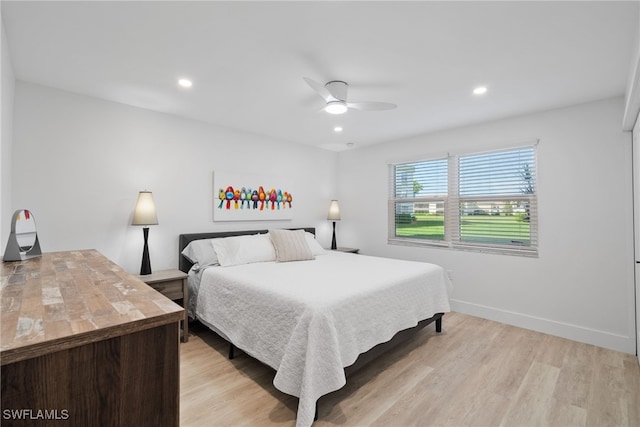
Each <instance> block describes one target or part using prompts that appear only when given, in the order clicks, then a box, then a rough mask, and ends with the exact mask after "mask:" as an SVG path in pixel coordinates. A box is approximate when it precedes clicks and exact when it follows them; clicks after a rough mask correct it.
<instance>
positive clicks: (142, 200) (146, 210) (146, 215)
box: [131, 191, 158, 275]
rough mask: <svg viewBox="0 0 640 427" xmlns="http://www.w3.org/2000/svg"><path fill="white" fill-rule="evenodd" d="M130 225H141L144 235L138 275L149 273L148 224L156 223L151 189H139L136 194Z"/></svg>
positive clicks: (156, 218)
mask: <svg viewBox="0 0 640 427" xmlns="http://www.w3.org/2000/svg"><path fill="white" fill-rule="evenodd" d="M131 225H141V226H143V228H142V233H143V235H144V249H143V250H142V266H141V267H140V275H146V274H151V261H150V260H149V227H148V226H149V225H158V217H157V215H156V205H155V203H153V194H151V191H141V192H140V194H138V202H137V203H136V210H135V212H134V213H133V221H132V222H131Z"/></svg>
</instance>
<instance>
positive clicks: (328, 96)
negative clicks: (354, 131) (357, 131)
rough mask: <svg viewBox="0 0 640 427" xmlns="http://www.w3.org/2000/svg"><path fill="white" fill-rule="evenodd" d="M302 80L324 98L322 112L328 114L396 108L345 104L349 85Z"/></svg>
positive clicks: (364, 103) (362, 103)
mask: <svg viewBox="0 0 640 427" xmlns="http://www.w3.org/2000/svg"><path fill="white" fill-rule="evenodd" d="M303 80H304V81H305V82H307V84H308V85H309V86H310V87H311V89H313V90H314V91H316V92H317V93H318V95H320V96H321V97H322V98H324V100H325V102H326V103H327V104H326V105H325V107H324V111H326V112H327V113H329V114H343V113H346V112H347V110H349V109H355V110H365V111H375V110H392V109H394V108H396V107H397V105H395V104H391V103H389V102H347V89H348V87H349V85H348V84H347V83H346V82H343V81H341V80H332V81H330V82H328V83H325V84H324V85H322V84H320V83H318V82H316V81H315V80H312V79H310V78H308V77H303Z"/></svg>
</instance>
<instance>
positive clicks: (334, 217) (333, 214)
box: [327, 200, 340, 249]
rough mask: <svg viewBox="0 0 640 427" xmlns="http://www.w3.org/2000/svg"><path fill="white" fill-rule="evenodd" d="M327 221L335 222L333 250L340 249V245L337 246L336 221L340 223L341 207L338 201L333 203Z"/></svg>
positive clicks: (332, 241) (332, 240)
mask: <svg viewBox="0 0 640 427" xmlns="http://www.w3.org/2000/svg"><path fill="white" fill-rule="evenodd" d="M327 219H328V220H329V221H333V238H332V239H331V249H338V245H337V244H336V221H340V206H338V201H337V200H332V201H331V204H330V205H329V214H328V215H327Z"/></svg>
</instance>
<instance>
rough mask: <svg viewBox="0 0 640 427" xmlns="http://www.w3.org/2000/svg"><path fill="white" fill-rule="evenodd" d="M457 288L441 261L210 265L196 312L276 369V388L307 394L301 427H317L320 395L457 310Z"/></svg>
mask: <svg viewBox="0 0 640 427" xmlns="http://www.w3.org/2000/svg"><path fill="white" fill-rule="evenodd" d="M449 286H450V284H449V281H448V278H447V275H446V274H445V272H444V270H443V269H442V267H439V266H437V265H434V264H428V263H421V262H412V261H400V260H393V259H387V258H377V257H370V256H364V255H355V254H345V253H340V252H331V253H328V254H326V255H322V256H318V257H316V259H315V260H313V261H297V262H286V263H277V262H263V263H256V264H246V265H239V266H233V267H210V268H208V269H206V270H205V271H204V273H203V274H202V277H201V281H200V285H199V289H197V304H196V316H197V317H198V319H200V320H201V321H203V322H204V323H206V324H209V325H210V326H214V327H215V328H216V329H218V330H219V331H220V332H222V333H223V334H225V335H226V336H227V337H228V338H229V339H230V340H231V341H232V342H233V343H234V344H235V345H236V346H237V347H239V348H241V349H242V350H244V351H246V352H247V353H249V354H251V355H252V356H253V357H255V358H256V359H258V360H260V361H262V362H263V363H266V364H267V365H269V366H271V367H272V368H274V369H275V370H276V376H275V378H274V380H273V384H274V385H275V387H276V388H278V389H279V390H281V391H283V392H284V393H288V394H291V395H293V396H297V397H298V398H299V404H298V413H297V420H296V426H310V425H311V424H312V423H313V417H314V413H315V405H316V401H317V399H318V398H319V397H321V396H323V395H325V394H327V393H330V392H332V391H334V390H338V389H339V388H341V387H342V386H344V384H345V383H346V380H345V375H344V369H343V368H344V367H346V366H349V365H351V364H353V363H354V362H355V361H356V359H357V358H358V355H359V354H360V353H363V352H365V351H367V350H369V349H371V348H372V347H374V346H375V345H377V344H380V343H383V342H386V341H389V340H390V339H391V338H392V337H393V336H394V335H395V334H396V333H397V332H399V331H401V330H403V329H407V328H410V327H413V326H415V325H416V324H417V323H418V321H420V320H423V319H427V318H429V317H432V316H433V315H434V314H436V313H444V312H448V311H449V299H448V294H447V291H448V287H449Z"/></svg>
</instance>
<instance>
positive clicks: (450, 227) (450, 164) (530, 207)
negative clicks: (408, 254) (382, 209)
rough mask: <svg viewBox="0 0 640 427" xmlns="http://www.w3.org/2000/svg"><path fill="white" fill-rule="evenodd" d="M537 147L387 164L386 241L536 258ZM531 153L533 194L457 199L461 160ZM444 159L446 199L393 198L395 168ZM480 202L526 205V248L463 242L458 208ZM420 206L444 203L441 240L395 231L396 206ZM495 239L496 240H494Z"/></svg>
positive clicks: (514, 245) (482, 195)
mask: <svg viewBox="0 0 640 427" xmlns="http://www.w3.org/2000/svg"><path fill="white" fill-rule="evenodd" d="M537 145H538V142H537V141H535V142H529V143H527V144H522V145H516V146H515V147H514V146H510V147H504V148H499V149H493V150H487V151H478V152H468V153H462V154H447V156H445V157H443V156H437V157H436V156H434V157H433V158H427V159H424V160H414V161H405V162H394V163H389V164H388V167H389V169H388V170H389V200H388V240H387V243H388V244H391V245H403V246H422V247H435V248H448V249H455V250H465V251H474V252H483V253H495V254H505V255H518V256H528V257H537V256H538V248H539V237H538V236H539V230H538V227H539V223H538V177H537V175H538V174H537V172H538V167H537V157H538V156H537ZM525 149H532V151H533V152H532V162H531V163H532V164H531V165H530V168H531V170H532V176H533V177H532V182H533V193H514V194H475V195H460V183H459V179H460V159H461V158H464V157H470V156H478V155H484V154H491V153H501V152H505V153H506V152H509V151H516V150H525ZM444 158H446V159H447V194H445V195H425V196H419V197H412V198H398V197H395V196H396V193H395V189H396V182H395V171H396V167H398V166H401V165H406V164H415V163H422V162H429V161H434V160H442V159H444ZM470 201H480V202H484V203H491V202H496V203H497V204H498V203H502V205H503V208H504V202H520V203H523V204H526V206H527V208H526V209H527V214H528V223H529V239H528V243H526V244H517V243H513V244H505V243H497V242H482V241H470V240H464V239H463V236H462V232H461V223H462V221H463V215H462V214H461V206H462V203H464V202H470ZM416 202H417V203H421V202H431V203H433V202H444V239H442V240H440V239H438V240H436V239H428V238H415V237H414V238H411V237H402V236H398V235H397V228H396V205H397V204H398V203H416ZM496 239H497V238H496Z"/></svg>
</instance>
